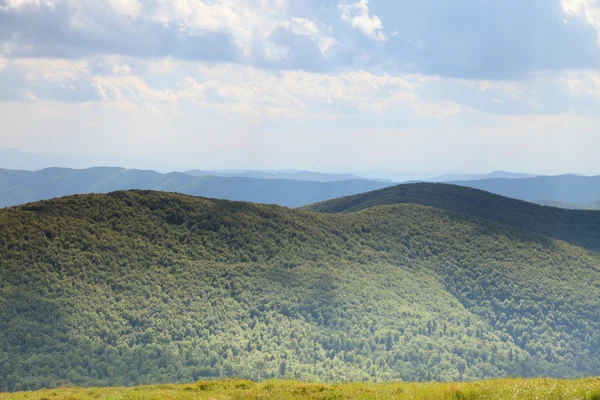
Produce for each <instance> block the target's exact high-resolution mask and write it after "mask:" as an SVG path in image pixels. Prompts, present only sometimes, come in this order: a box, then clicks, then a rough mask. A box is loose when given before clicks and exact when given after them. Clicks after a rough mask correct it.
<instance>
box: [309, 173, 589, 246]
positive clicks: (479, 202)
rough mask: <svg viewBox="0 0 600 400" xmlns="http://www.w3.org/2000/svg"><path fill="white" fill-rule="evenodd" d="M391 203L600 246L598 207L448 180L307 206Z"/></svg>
mask: <svg viewBox="0 0 600 400" xmlns="http://www.w3.org/2000/svg"><path fill="white" fill-rule="evenodd" d="M391 204H421V205H424V206H431V207H435V208H439V209H442V210H448V211H453V212H458V213H463V214H467V215H470V216H473V217H478V218H482V219H486V220H489V221H495V222H498V223H502V224H504V225H508V226H514V227H517V228H521V229H524V230H527V231H531V232H536V233H539V234H542V235H545V236H549V237H552V238H555V239H560V240H564V241H567V242H570V243H573V244H575V245H578V246H582V247H586V248H588V249H590V250H594V251H600V213H599V212H596V211H589V210H565V209H560V208H556V207H545V206H541V205H538V204H533V203H529V202H526V201H520V200H514V199H509V198H506V197H503V196H499V195H495V194H492V193H488V192H484V191H481V190H476V189H471V188H466V187H461V186H456V185H449V184H443V183H415V184H407V185H397V186H393V187H390V188H385V189H381V190H375V191H372V192H367V193H361V194H357V195H354V196H346V197H341V198H337V199H333V200H329V201H324V202H321V203H317V204H311V205H308V206H306V207H304V209H305V210H310V211H317V212H321V213H348V212H356V211H360V210H364V209H366V208H370V207H375V206H380V205H391Z"/></svg>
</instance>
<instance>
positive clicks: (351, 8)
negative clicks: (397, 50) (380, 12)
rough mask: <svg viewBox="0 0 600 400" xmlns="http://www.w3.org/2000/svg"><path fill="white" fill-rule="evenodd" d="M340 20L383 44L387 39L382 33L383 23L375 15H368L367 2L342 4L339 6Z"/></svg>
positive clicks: (363, 0) (362, 0)
mask: <svg viewBox="0 0 600 400" xmlns="http://www.w3.org/2000/svg"><path fill="white" fill-rule="evenodd" d="M339 9H340V11H341V13H342V20H344V21H345V22H347V23H349V24H351V25H352V27H353V28H355V29H359V30H361V31H362V32H363V33H364V34H365V35H367V36H369V37H370V38H372V39H374V40H378V41H381V42H384V41H385V40H386V39H387V37H386V36H385V34H384V33H383V32H382V30H383V23H382V22H381V19H380V18H379V17H378V16H377V15H372V16H371V15H369V0H359V2H358V3H350V4H348V3H342V4H340V5H339Z"/></svg>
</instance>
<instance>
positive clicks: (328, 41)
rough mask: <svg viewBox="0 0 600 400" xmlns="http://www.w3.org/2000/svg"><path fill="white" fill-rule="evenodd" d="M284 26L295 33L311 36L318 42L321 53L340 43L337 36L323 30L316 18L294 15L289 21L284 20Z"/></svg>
mask: <svg viewBox="0 0 600 400" xmlns="http://www.w3.org/2000/svg"><path fill="white" fill-rule="evenodd" d="M282 26H283V27H284V28H286V29H287V30H289V31H290V32H292V33H294V34H295V35H300V36H308V37H310V38H311V39H312V40H314V41H315V42H316V43H317V44H318V46H319V51H320V52H321V54H326V53H327V51H328V50H329V49H330V48H331V47H333V46H335V45H336V44H338V41H337V40H336V39H335V38H333V37H331V36H328V35H327V34H325V33H324V32H323V29H322V28H321V27H319V23H318V22H317V21H316V20H311V19H308V18H298V17H292V18H290V20H289V21H285V22H283V23H282Z"/></svg>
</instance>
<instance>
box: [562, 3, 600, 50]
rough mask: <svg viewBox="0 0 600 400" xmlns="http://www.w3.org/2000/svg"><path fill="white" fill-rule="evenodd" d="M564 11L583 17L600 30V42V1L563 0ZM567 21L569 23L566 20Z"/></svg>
mask: <svg viewBox="0 0 600 400" xmlns="http://www.w3.org/2000/svg"><path fill="white" fill-rule="evenodd" d="M561 5H562V7H563V10H564V12H565V13H566V14H567V15H570V16H578V17H582V18H583V19H584V20H585V21H586V22H587V23H589V24H590V25H592V26H594V27H595V28H596V30H597V31H598V44H600V3H599V2H598V0H561ZM565 23H568V21H567V20H565Z"/></svg>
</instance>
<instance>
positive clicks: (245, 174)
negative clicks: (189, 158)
mask: <svg viewBox="0 0 600 400" xmlns="http://www.w3.org/2000/svg"><path fill="white" fill-rule="evenodd" d="M184 173H186V174H188V175H193V176H211V175H212V176H222V177H238V178H255V179H289V180H295V181H309V182H337V181H348V180H357V179H365V178H362V177H360V176H358V175H353V174H328V173H322V172H312V171H277V170H275V171H261V170H248V171H237V170H219V171H215V170H208V171H205V170H199V169H193V170H189V171H185V172H184ZM369 180H373V181H379V182H389V183H393V182H392V181H387V180H385V179H369Z"/></svg>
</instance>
